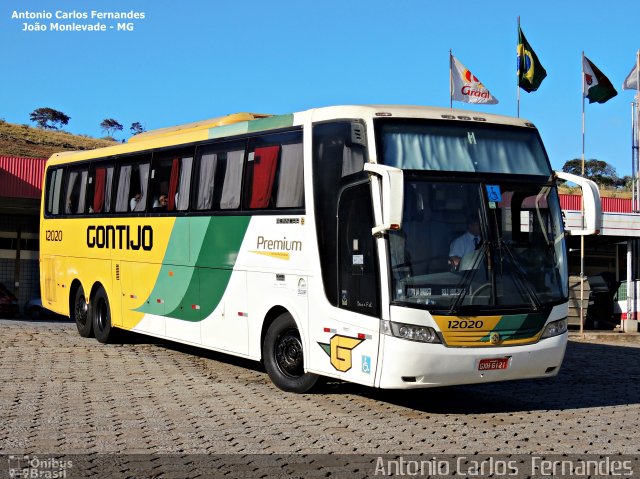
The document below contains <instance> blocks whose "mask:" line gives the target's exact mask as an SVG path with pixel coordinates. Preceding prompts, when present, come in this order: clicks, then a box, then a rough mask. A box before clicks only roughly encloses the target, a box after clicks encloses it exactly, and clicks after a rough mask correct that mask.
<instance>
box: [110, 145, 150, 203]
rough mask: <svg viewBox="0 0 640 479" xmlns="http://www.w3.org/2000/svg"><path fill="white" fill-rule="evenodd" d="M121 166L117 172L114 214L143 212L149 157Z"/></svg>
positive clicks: (145, 201)
mask: <svg viewBox="0 0 640 479" xmlns="http://www.w3.org/2000/svg"><path fill="white" fill-rule="evenodd" d="M133 160H134V161H135V160H138V161H136V162H128V163H125V164H122V165H121V166H120V168H119V170H118V184H117V187H116V204H115V211H116V213H126V212H136V213H138V212H140V213H143V212H144V211H145V207H146V204H147V196H148V194H147V192H148V180H149V168H150V165H149V155H144V156H143V157H137V158H134V159H133Z"/></svg>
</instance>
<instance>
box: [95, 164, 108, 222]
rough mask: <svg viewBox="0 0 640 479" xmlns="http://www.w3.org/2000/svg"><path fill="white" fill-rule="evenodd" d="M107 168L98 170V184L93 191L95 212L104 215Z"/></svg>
mask: <svg viewBox="0 0 640 479" xmlns="http://www.w3.org/2000/svg"><path fill="white" fill-rule="evenodd" d="M106 176H107V170H106V168H96V178H95V180H96V184H95V187H94V190H93V212H94V213H102V205H103V204H104V185H105V182H106Z"/></svg>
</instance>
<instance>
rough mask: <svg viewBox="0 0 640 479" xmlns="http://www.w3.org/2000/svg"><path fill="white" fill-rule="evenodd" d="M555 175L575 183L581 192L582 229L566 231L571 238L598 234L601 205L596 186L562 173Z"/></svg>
mask: <svg viewBox="0 0 640 479" xmlns="http://www.w3.org/2000/svg"><path fill="white" fill-rule="evenodd" d="M555 173H556V177H557V178H560V179H561V180H566V181H570V182H571V183H575V184H576V185H578V186H580V189H581V190H582V204H583V205H584V222H583V227H582V228H581V229H570V230H568V231H569V234H570V235H573V236H586V235H592V234H599V233H600V228H601V226H602V205H601V203H600V192H599V190H598V185H596V184H595V183H594V182H593V181H591V180H588V179H586V178H583V177H581V176H577V175H572V174H571V173H565V172H564V171H556V172H555Z"/></svg>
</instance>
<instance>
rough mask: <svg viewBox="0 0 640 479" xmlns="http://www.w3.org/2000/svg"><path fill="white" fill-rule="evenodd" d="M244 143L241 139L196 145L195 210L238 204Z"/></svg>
mask: <svg viewBox="0 0 640 479" xmlns="http://www.w3.org/2000/svg"><path fill="white" fill-rule="evenodd" d="M245 144H246V143H245V142H244V141H243V142H235V143H222V144H216V145H212V146H206V147H203V148H198V163H197V167H196V168H197V170H198V176H197V178H198V179H197V186H196V188H197V189H196V198H195V209H196V210H199V211H204V210H236V209H238V208H239V207H240V198H241V194H240V193H241V190H242V167H243V164H244V153H245Z"/></svg>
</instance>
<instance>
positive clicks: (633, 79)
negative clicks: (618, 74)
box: [622, 61, 638, 90]
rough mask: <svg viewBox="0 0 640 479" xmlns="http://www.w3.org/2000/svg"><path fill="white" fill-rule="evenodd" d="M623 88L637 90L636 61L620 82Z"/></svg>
mask: <svg viewBox="0 0 640 479" xmlns="http://www.w3.org/2000/svg"><path fill="white" fill-rule="evenodd" d="M622 89H623V90H637V89H638V62H637V61H636V64H635V65H634V66H633V68H632V69H631V73H629V75H628V76H627V78H625V79H624V83H623V84H622Z"/></svg>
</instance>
